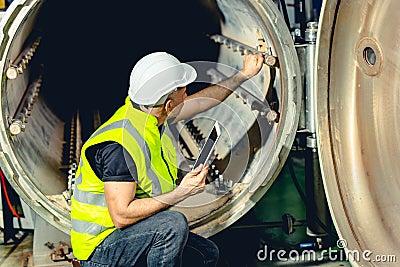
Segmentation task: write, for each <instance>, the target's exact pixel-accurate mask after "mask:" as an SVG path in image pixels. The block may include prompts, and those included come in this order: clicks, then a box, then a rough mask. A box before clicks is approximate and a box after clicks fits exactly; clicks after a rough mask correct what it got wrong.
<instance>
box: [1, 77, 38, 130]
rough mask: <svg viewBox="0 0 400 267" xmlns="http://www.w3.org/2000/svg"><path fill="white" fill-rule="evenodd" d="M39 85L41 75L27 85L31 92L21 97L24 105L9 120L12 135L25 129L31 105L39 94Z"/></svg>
mask: <svg viewBox="0 0 400 267" xmlns="http://www.w3.org/2000/svg"><path fill="white" fill-rule="evenodd" d="M41 86H42V77H41V76H39V78H38V79H37V80H36V81H34V82H33V83H32V84H31V85H30V86H29V87H28V90H31V92H28V94H27V98H25V99H22V101H23V102H25V105H24V106H23V107H21V110H20V111H17V112H16V116H15V117H14V118H13V119H12V120H11V124H10V127H9V130H10V133H11V134H12V135H17V134H19V133H21V132H22V131H24V130H25V123H27V122H28V117H29V116H30V115H31V113H32V109H33V105H34V103H35V102H36V99H37V97H38V95H39V90H40V87H41Z"/></svg>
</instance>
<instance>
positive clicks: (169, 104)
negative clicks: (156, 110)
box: [164, 99, 173, 114]
mask: <svg viewBox="0 0 400 267" xmlns="http://www.w3.org/2000/svg"><path fill="white" fill-rule="evenodd" d="M164 108H165V111H167V113H168V114H169V113H170V112H171V111H172V109H173V105H172V100H171V99H167V101H165V103H164Z"/></svg>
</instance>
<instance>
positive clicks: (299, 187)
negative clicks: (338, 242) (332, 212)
mask: <svg viewBox="0 0 400 267" xmlns="http://www.w3.org/2000/svg"><path fill="white" fill-rule="evenodd" d="M288 167H289V173H290V177H291V178H292V180H293V183H294V185H295V187H296V189H297V192H298V193H299V195H300V197H301V199H302V200H303V202H304V204H305V205H306V206H307V198H306V195H305V194H304V192H303V189H301V186H300V183H299V181H298V179H297V177H296V174H295V172H294V168H293V160H292V157H291V156H290V155H289V157H288ZM312 217H314V219H315V220H316V222H317V224H318V225H319V226H320V227H321V228H322V229H323V230H324V231H325V232H327V233H328V234H329V235H331V236H333V237H335V238H339V236H338V235H337V234H336V233H333V232H332V231H331V230H330V229H329V228H328V226H326V225H325V224H324V223H323V222H322V221H321V220H320V218H318V216H317V215H316V214H314V213H312Z"/></svg>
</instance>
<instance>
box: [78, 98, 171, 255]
mask: <svg viewBox="0 0 400 267" xmlns="http://www.w3.org/2000/svg"><path fill="white" fill-rule="evenodd" d="M147 116H149V115H148V114H145V113H143V112H141V111H138V110H135V109H133V107H132V106H131V103H130V102H129V98H127V100H126V103H125V105H124V106H123V107H121V108H120V109H119V110H118V111H117V112H116V113H115V114H114V115H113V116H112V117H111V118H110V119H109V121H107V122H106V123H105V124H104V125H103V126H102V127H100V128H99V129H98V130H97V131H95V132H94V133H93V134H92V136H91V137H90V138H89V140H87V142H86V143H85V145H84V146H83V148H82V152H81V161H80V164H79V168H78V172H77V176H76V178H75V188H74V193H73V195H72V199H71V201H72V204H71V222H72V229H71V243H72V246H73V250H74V255H75V256H76V257H77V258H78V259H81V260H86V259H87V258H88V257H89V256H90V254H91V253H92V252H93V250H94V249H95V248H96V247H97V246H98V245H99V244H100V243H101V242H102V241H103V240H104V239H105V238H106V237H107V236H108V235H109V234H110V233H112V232H113V231H114V230H115V229H116V228H115V226H114V224H113V222H112V218H111V216H110V214H109V211H108V208H107V205H106V200H105V194H104V183H103V182H102V181H101V179H100V178H99V177H98V176H97V175H96V173H95V172H94V171H93V169H92V168H91V166H90V164H89V162H88V160H87V158H86V154H85V153H86V151H87V149H88V148H89V147H91V146H94V145H97V144H100V143H102V142H108V141H114V142H117V143H119V144H120V145H122V146H123V147H124V148H125V149H126V150H127V152H128V154H129V155H130V156H131V157H132V160H133V161H136V162H135V164H136V167H137V171H138V188H137V191H136V195H135V198H136V197H138V198H140V197H149V196H157V195H160V194H163V193H166V192H170V191H171V190H173V189H174V187H175V180H176V173H177V170H176V165H174V164H176V155H174V153H172V154H171V153H170V154H168V155H169V156H170V157H169V159H168V160H169V161H168V163H167V162H164V161H162V160H161V156H162V154H161V155H160V152H161V153H162V152H163V150H164V149H165V152H169V151H174V148H173V147H172V146H173V144H172V142H170V140H169V139H170V138H169V137H168V136H164V135H163V136H161V139H158V138H160V136H159V135H158V134H159V132H158V128H157V121H156V118H155V117H153V116H150V117H147ZM142 127H143V128H142ZM142 130H143V131H142ZM146 131H148V132H146ZM157 137H158V138H157ZM159 146H161V151H160V147H159ZM159 155H160V158H159ZM128 164H129V163H128ZM169 164H170V165H169ZM169 168H171V170H172V174H171V171H170V170H169ZM169 178H171V180H170V179H169Z"/></svg>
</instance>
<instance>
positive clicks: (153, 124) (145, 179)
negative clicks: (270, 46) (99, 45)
mask: <svg viewBox="0 0 400 267" xmlns="http://www.w3.org/2000/svg"><path fill="white" fill-rule="evenodd" d="M263 61H264V59H263V57H262V56H261V55H247V56H245V58H244V63H243V69H242V70H240V71H238V72H237V73H236V74H234V75H233V76H231V77H230V78H228V79H226V80H225V81H222V82H221V83H219V84H216V85H212V86H209V87H207V88H205V89H203V90H201V91H199V92H197V93H195V94H192V95H190V96H187V94H186V86H187V85H188V84H190V83H192V82H193V81H194V80H195V79H196V77H197V73H196V71H195V69H194V68H193V67H192V66H190V65H188V64H185V63H181V62H179V60H178V59H176V58H175V57H174V56H172V55H170V54H168V53H165V52H155V53H151V54H149V55H147V56H145V57H143V58H142V59H141V60H139V61H138V62H137V63H136V65H135V66H134V68H133V70H132V72H131V76H130V87H129V90H128V95H129V97H127V99H126V102H125V105H123V106H122V107H121V108H119V109H118V110H117V111H116V113H115V114H114V115H113V116H112V117H111V118H110V119H109V120H108V121H107V122H105V123H104V124H103V125H102V126H101V127H99V129H97V130H96V132H95V133H94V134H92V136H91V137H90V138H89V140H87V141H86V143H85V144H84V145H83V147H82V152H81V160H80V164H79V169H78V171H77V178H76V183H75V184H76V189H75V190H74V194H73V198H72V205H71V221H72V230H71V242H72V247H73V252H74V255H75V256H76V257H77V258H78V259H79V260H80V262H81V265H82V266H133V265H140V264H144V263H147V265H148V266H180V265H181V263H182V258H183V260H184V263H185V259H187V258H190V259H191V260H192V262H191V263H190V266H195V265H196V264H198V265H201V266H215V265H216V263H217V261H218V248H217V246H216V245H215V244H214V243H213V242H212V241H210V240H208V239H206V238H203V237H201V236H199V235H196V234H194V233H191V232H190V231H189V229H188V224H187V221H186V218H185V217H184V216H183V215H182V214H181V213H179V212H176V211H172V210H168V208H169V207H170V206H172V205H175V204H176V203H178V202H180V201H182V200H184V199H185V198H187V197H189V196H190V195H193V194H197V193H199V192H201V191H202V190H204V186H205V178H206V175H207V172H208V166H202V165H201V166H199V167H198V168H197V169H195V170H193V171H191V172H189V173H188V174H187V175H186V176H185V177H184V178H183V179H182V181H181V182H180V184H179V185H178V186H176V179H177V171H178V170H177V167H176V153H175V152H174V151H175V148H174V147H173V142H172V140H171V139H170V138H169V137H168V136H167V135H166V134H164V131H163V129H164V126H165V125H166V123H167V119H169V118H174V121H179V120H182V119H184V118H189V117H191V116H192V115H194V114H197V113H199V112H202V111H204V110H207V109H209V108H211V107H213V106H215V105H216V104H217V103H219V102H221V101H223V100H224V99H225V98H226V97H228V96H229V95H230V94H231V93H232V90H233V89H235V88H237V87H238V86H239V85H240V84H241V83H242V82H244V81H245V80H247V79H249V78H251V77H253V76H254V75H256V74H257V73H258V72H259V71H260V69H261V67H262V64H263ZM208 99H213V101H207V100H208ZM197 100H198V101H197ZM189 101H196V102H195V104H193V102H192V103H191V102H189ZM188 103H189V104H188ZM193 259H196V260H193Z"/></svg>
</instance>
